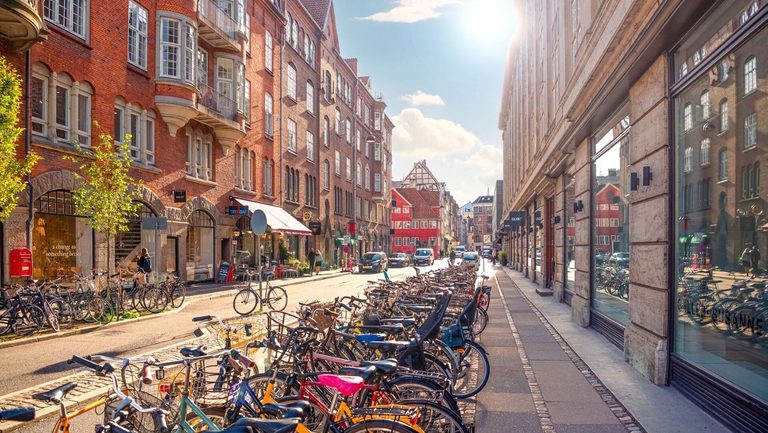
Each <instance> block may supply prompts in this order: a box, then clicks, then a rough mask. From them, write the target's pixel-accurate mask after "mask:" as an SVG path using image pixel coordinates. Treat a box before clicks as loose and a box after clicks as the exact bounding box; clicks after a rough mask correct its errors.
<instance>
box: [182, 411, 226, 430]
mask: <svg viewBox="0 0 768 433" xmlns="http://www.w3.org/2000/svg"><path fill="white" fill-rule="evenodd" d="M200 410H202V411H203V414H204V415H205V416H206V417H207V418H208V420H209V421H211V422H213V425H215V426H216V427H217V428H219V429H221V430H223V429H225V428H227V427H229V423H228V422H227V414H226V411H225V410H224V409H222V408H216V407H205V408H200ZM187 423H188V424H189V426H190V427H192V430H194V431H196V432H200V431H207V430H208V425H206V424H205V422H204V421H203V419H202V418H200V417H199V416H198V415H197V414H196V413H194V412H190V413H188V414H187Z"/></svg>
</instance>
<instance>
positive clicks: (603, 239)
mask: <svg viewBox="0 0 768 433" xmlns="http://www.w3.org/2000/svg"><path fill="white" fill-rule="evenodd" d="M610 239H611V238H610V237H609V236H608V235H599V236H598V237H597V243H598V244H599V245H609V244H610Z"/></svg>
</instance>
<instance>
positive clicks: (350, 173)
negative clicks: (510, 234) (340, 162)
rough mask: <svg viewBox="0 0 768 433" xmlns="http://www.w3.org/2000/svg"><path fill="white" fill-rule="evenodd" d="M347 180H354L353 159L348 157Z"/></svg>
mask: <svg viewBox="0 0 768 433" xmlns="http://www.w3.org/2000/svg"><path fill="white" fill-rule="evenodd" d="M347 180H350V181H351V180H352V161H350V160H349V158H347Z"/></svg>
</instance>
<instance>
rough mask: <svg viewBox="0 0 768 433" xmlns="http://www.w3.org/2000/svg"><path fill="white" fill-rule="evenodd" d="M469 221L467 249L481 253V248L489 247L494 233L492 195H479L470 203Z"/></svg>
mask: <svg viewBox="0 0 768 433" xmlns="http://www.w3.org/2000/svg"><path fill="white" fill-rule="evenodd" d="M465 218H466V217H465ZM470 221H471V222H470V224H469V235H468V238H467V242H468V243H467V249H468V250H472V251H477V252H480V253H482V252H483V246H488V247H491V246H492V244H491V242H492V241H493V239H492V238H491V235H492V234H493V233H494V230H493V196H492V195H481V196H479V197H477V198H476V199H475V200H474V201H472V219H471V220H470Z"/></svg>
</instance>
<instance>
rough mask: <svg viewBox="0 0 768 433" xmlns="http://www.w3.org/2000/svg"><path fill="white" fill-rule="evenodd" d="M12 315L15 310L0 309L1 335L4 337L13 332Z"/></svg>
mask: <svg viewBox="0 0 768 433" xmlns="http://www.w3.org/2000/svg"><path fill="white" fill-rule="evenodd" d="M12 313H13V309H11V308H2V309H0V335H3V334H5V333H6V332H8V331H10V330H11V323H12V322H13V321H12V320H11V314H12Z"/></svg>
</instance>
